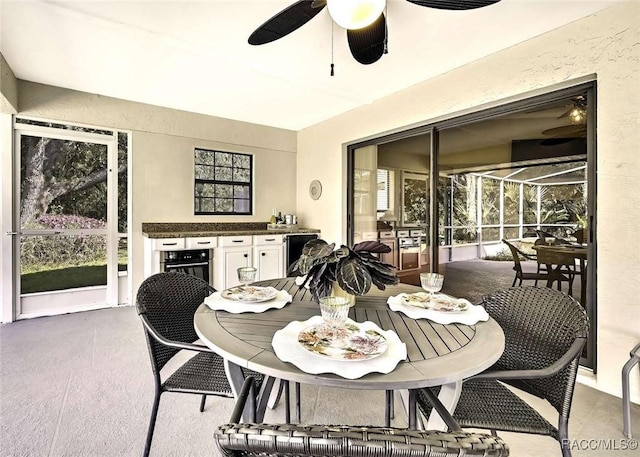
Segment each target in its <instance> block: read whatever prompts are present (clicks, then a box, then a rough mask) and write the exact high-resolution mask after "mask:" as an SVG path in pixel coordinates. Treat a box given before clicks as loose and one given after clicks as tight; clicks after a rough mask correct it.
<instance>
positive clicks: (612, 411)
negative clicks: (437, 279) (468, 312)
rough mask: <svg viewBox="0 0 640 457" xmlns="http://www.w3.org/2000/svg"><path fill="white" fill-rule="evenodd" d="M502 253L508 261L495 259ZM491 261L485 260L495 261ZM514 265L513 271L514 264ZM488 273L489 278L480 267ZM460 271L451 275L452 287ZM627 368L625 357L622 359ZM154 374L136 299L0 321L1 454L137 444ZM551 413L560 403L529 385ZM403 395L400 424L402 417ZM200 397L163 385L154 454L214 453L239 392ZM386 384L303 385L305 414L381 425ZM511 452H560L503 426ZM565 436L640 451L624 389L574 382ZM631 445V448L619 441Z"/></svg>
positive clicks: (594, 451) (463, 273)
mask: <svg viewBox="0 0 640 457" xmlns="http://www.w3.org/2000/svg"><path fill="white" fill-rule="evenodd" d="M500 264H502V265H500ZM494 266H496V268H499V267H505V266H506V268H505V269H504V271H505V274H504V275H502V278H503V279H498V275H497V272H496V271H493V272H492V271H491V270H486V271H487V273H486V276H484V274H482V275H481V274H478V273H477V272H473V271H472V270H471V269H470V268H467V267H464V268H460V267H461V266H460V265H457V266H454V265H449V266H448V271H449V273H448V274H447V277H448V278H449V279H451V278H453V277H455V276H454V275H453V273H452V271H453V269H454V268H458V269H459V273H458V274H459V276H458V278H459V282H460V284H464V285H465V290H467V291H471V290H473V296H469V298H476V296H477V295H478V294H482V293H486V292H485V289H486V288H483V287H481V286H482V284H481V283H482V281H483V280H484V281H488V280H491V281H492V282H491V284H492V286H491V287H502V286H507V287H508V286H510V285H511V281H512V279H513V276H512V273H509V269H510V264H509V263H506V262H494ZM489 268H490V267H489ZM507 273H509V274H508V275H507ZM483 278H484V279H483ZM455 283H456V281H451V280H450V281H449V282H448V283H447V280H445V284H446V285H447V286H448V287H449V288H448V289H445V291H446V292H449V293H455V289H454V285H455ZM620 368H622V367H620ZM152 397H153V381H152V375H151V367H150V363H149V358H148V354H147V348H146V343H145V340H144V335H143V331H142V325H141V323H140V320H139V318H138V316H137V315H136V312H135V309H134V308H133V307H130V306H128V307H119V308H112V309H103V310H97V311H88V312H82V313H76V314H68V315H61V316H52V317H44V318H38V319H31V320H24V321H18V322H15V323H12V324H5V325H2V326H0V436H2V440H1V441H0V442H1V445H0V455H1V456H11V457H13V456H16V457H17V456H30V457H39V456H70V457H73V456H95V457H102V456H105V457H106V456H109V457H113V456H138V455H141V453H142V449H143V446H144V438H145V435H146V430H147V425H148V420H149V414H150V410H151V402H152ZM523 397H525V398H527V399H528V400H529V401H530V402H531V403H532V404H534V405H536V408H537V409H538V410H539V411H540V412H541V413H542V414H543V415H544V416H546V417H547V418H548V419H549V420H551V421H552V422H554V421H555V420H556V419H555V414H554V410H553V409H552V408H551V407H550V406H549V405H548V404H546V403H545V402H542V401H540V400H539V399H535V398H531V397H530V396H527V395H524V394H523ZM399 403H400V402H399V401H398V402H396V408H397V410H396V419H395V420H394V423H393V425H394V426H397V427H404V426H406V420H405V417H404V414H403V412H402V410H401V409H400V406H399ZM198 405H199V397H198V396H195V395H184V394H165V395H163V398H162V401H161V403H160V409H159V415H158V422H157V426H156V433H155V437H154V442H153V446H152V452H151V455H152V456H153V455H155V456H212V455H213V456H218V455H220V454H219V452H218V451H217V449H215V447H214V444H213V439H212V433H213V430H214V428H215V427H216V426H218V425H219V424H222V423H224V422H226V421H227V419H228V417H229V415H230V413H231V410H232V408H233V401H232V400H231V399H225V398H214V397H210V398H209V399H208V401H207V407H206V409H205V411H204V413H200V412H199V411H198ZM383 406H384V393H383V392H378V391H351V390H341V389H332V388H324V387H316V386H310V385H303V386H302V421H303V422H305V423H325V424H338V423H343V424H352V425H382V424H383V423H384V407H383ZM266 421H267V422H283V421H284V411H283V406H282V405H279V406H278V407H277V408H275V409H274V410H269V411H268V412H267V417H266ZM632 427H633V428H632V430H633V433H634V435H635V437H636V438H638V437H640V406H639V405H632ZM500 435H501V436H503V437H504V438H505V440H506V441H507V442H508V443H509V445H510V447H511V449H512V455H514V456H520V457H528V456H531V457H541V456H545V457H546V456H560V455H561V454H560V449H559V446H558V443H557V442H555V441H554V440H553V439H551V438H548V437H539V436H531V435H522V434H514V433H501V434H500ZM569 437H570V438H571V439H572V440H575V441H573V442H572V443H575V447H574V451H573V455H574V457H586V456H589V457H597V456H607V455H611V456H616V457H631V456H637V455H638V451H637V449H635V450H632V449H630V447H629V444H630V443H632V442H629V441H625V440H624V436H623V435H622V412H621V400H620V399H619V398H616V397H613V396H611V395H608V394H605V393H603V392H600V391H597V390H594V389H592V388H590V387H587V386H586V385H583V384H578V385H577V388H576V392H575V395H574V403H573V409H572V416H571V420H570V422H569ZM625 447H626V449H624V448H625Z"/></svg>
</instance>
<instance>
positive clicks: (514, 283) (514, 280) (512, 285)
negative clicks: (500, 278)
mask: <svg viewBox="0 0 640 457" xmlns="http://www.w3.org/2000/svg"><path fill="white" fill-rule="evenodd" d="M517 280H518V275H516V277H515V278H513V284H511V287H515V285H516V281H517Z"/></svg>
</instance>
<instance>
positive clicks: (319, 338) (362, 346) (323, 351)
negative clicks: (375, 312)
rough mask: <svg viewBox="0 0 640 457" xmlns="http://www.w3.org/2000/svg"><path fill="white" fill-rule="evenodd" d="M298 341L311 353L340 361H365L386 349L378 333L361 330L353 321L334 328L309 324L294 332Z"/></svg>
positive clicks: (385, 344) (382, 336)
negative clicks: (296, 333) (298, 331)
mask: <svg viewBox="0 0 640 457" xmlns="http://www.w3.org/2000/svg"><path fill="white" fill-rule="evenodd" d="M334 334H335V338H334ZM298 343H300V344H301V345H302V347H303V348H304V349H306V350H307V351H309V352H310V353H311V354H314V355H318V356H320V357H322V358H329V359H332V360H343V361H359V360H369V359H373V358H374V357H378V356H379V355H382V354H384V352H385V351H386V350H387V339H386V338H385V337H384V335H382V333H380V332H378V331H376V330H374V329H363V328H361V327H360V326H359V325H358V324H357V323H349V324H347V325H346V326H344V327H342V328H339V329H337V330H335V331H334V330H333V329H332V328H331V327H329V326H328V325H326V324H316V325H311V326H309V327H307V328H305V329H304V330H302V331H301V332H300V333H299V334H298Z"/></svg>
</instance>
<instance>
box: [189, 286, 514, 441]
mask: <svg viewBox="0 0 640 457" xmlns="http://www.w3.org/2000/svg"><path fill="white" fill-rule="evenodd" d="M255 285H260V286H272V287H275V288H276V289H278V290H287V291H289V293H290V294H291V295H292V297H293V300H292V302H291V303H290V304H288V305H287V306H285V307H284V308H282V309H270V310H267V311H264V312H262V313H241V314H233V313H229V312H226V311H214V310H212V309H210V308H209V307H208V306H207V305H206V304H204V303H203V304H202V305H201V306H200V307H199V308H198V310H197V311H196V313H195V316H194V325H195V329H196V332H197V334H198V335H199V336H200V338H201V340H202V342H203V343H204V344H206V345H207V346H208V347H209V348H211V349H212V350H214V351H215V352H217V353H218V354H220V355H221V356H222V357H223V358H224V359H225V362H226V364H227V374H228V376H229V378H230V383H231V384H232V388H233V390H234V393H237V392H239V391H240V389H241V386H242V382H243V376H242V371H241V368H240V367H243V368H248V369H251V370H254V371H257V372H259V373H263V374H264V375H266V377H265V381H264V382H263V388H262V389H261V392H260V393H259V396H258V401H257V406H258V412H257V420H258V422H260V421H262V419H263V417H264V413H265V410H266V406H267V401H268V397H269V394H270V390H271V388H272V386H273V382H274V379H283V380H287V381H290V382H299V383H306V384H315V385H321V386H331V387H341V388H350V389H359V390H363V389H370V390H385V391H393V390H408V392H409V400H408V416H409V417H408V419H409V427H410V428H416V426H417V418H416V415H417V414H416V404H415V399H416V396H417V391H418V389H421V388H424V387H432V386H442V389H441V391H440V394H439V396H438V398H439V399H440V401H441V403H442V404H441V405H439V406H437V407H436V409H435V410H436V411H437V410H439V409H441V408H443V407H444V408H446V410H447V411H448V412H452V411H453V410H454V408H455V406H456V403H457V401H458V398H459V396H460V391H461V389H462V380H463V379H465V378H468V377H470V376H473V375H475V374H477V373H480V372H482V371H484V370H485V369H487V368H489V367H490V366H491V365H493V364H494V363H495V362H496V361H497V360H498V358H499V357H500V356H501V354H502V351H503V350H504V341H505V340H504V334H503V332H502V329H501V328H500V326H499V325H498V324H497V323H496V322H495V321H494V320H493V319H491V318H489V320H488V321H486V322H478V323H477V324H475V325H464V324H449V325H441V324H437V323H434V322H432V321H430V320H427V319H412V318H409V317H408V316H406V315H405V314H403V313H401V312H395V311H392V310H391V309H389V307H388V306H387V303H386V302H387V298H388V297H389V296H392V295H397V294H399V293H401V292H407V293H412V292H418V291H421V290H422V289H421V288H419V287H416V286H411V285H406V284H399V285H397V286H389V287H387V288H386V290H384V291H380V290H378V289H376V288H375V287H372V290H371V291H370V292H369V294H367V295H364V296H358V297H357V298H356V304H355V306H354V307H352V308H351V310H350V312H349V317H350V318H351V319H353V320H354V321H356V322H364V321H371V322H373V323H375V324H377V325H378V326H379V327H380V328H381V329H383V330H394V331H395V332H396V333H397V334H398V336H399V337H400V340H401V341H402V342H403V343H405V344H406V347H407V358H406V359H405V360H403V361H400V362H399V363H398V365H397V366H396V368H395V369H394V370H393V371H391V372H390V373H388V374H382V373H370V374H366V375H365V376H363V377H361V378H358V379H346V378H343V377H341V376H338V375H336V374H331V373H326V374H309V373H305V372H304V371H302V370H300V369H299V368H297V367H296V366H295V365H293V364H291V363H288V362H283V361H281V360H280V359H279V358H278V357H277V356H276V355H275V353H274V350H273V348H272V346H271V340H272V338H273V335H274V333H275V332H276V331H278V330H280V329H282V328H284V327H285V326H286V325H287V324H288V323H289V322H291V321H305V320H307V319H309V318H310V317H312V316H314V315H319V314H320V310H319V307H318V304H317V303H316V302H315V301H313V300H312V298H311V292H310V291H309V290H308V289H306V288H299V286H298V285H296V284H295V278H283V279H276V280H270V281H261V282H257V283H255ZM292 344H298V343H297V341H292ZM434 406H436V405H434ZM445 414H446V412H445V413H443V415H445ZM427 428H429V429H441V430H442V429H446V425H445V423H444V422H443V421H442V419H441V418H440V417H439V415H438V414H433V413H432V414H431V417H430V418H429V422H428V425H427Z"/></svg>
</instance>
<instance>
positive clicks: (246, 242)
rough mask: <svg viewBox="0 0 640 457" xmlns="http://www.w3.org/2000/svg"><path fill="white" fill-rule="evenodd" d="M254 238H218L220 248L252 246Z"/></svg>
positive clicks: (249, 236)
mask: <svg viewBox="0 0 640 457" xmlns="http://www.w3.org/2000/svg"><path fill="white" fill-rule="evenodd" d="M252 241H253V237H252V236H251V235H247V236H220V237H218V247H229V246H251V242H252Z"/></svg>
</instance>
